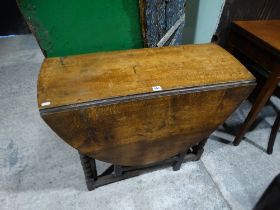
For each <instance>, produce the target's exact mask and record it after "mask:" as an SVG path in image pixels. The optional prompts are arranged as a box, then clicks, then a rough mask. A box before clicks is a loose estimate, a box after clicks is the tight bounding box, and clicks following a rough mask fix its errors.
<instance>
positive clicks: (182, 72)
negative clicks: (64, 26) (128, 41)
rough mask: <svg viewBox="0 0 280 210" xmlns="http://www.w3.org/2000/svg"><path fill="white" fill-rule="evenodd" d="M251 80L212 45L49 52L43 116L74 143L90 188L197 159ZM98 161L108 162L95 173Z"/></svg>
mask: <svg viewBox="0 0 280 210" xmlns="http://www.w3.org/2000/svg"><path fill="white" fill-rule="evenodd" d="M254 87H255V78H254V77H253V75H252V74H251V73H250V72H249V71H248V70H247V69H246V68H245V67H244V66H243V65H241V63H239V61H238V60H237V59H235V58H234V57H233V56H232V55H231V54H230V53H228V52H227V51H226V50H224V49H223V48H221V47H219V46H218V45H215V44H204V45H189V46H188V45H186V46H176V47H162V48H148V49H138V50H126V51H115V52H107V53H93V54H85V55H77V56H68V57H55V58H46V59H45V60H44V62H43V64H42V67H41V72H40V75H39V80H38V106H39V110H40V114H41V117H42V118H43V119H44V121H45V122H46V123H47V124H48V125H49V126H50V127H51V128H52V130H53V131H55V132H56V134H58V136H60V137H61V139H63V140H64V141H65V142H66V143H68V144H70V145H71V146H72V147H74V148H75V149H77V150H78V151H79V153H80V159H81V162H82V166H83V169H84V173H85V177H86V183H87V187H88V189H89V190H92V189H94V188H96V187H99V186H102V185H105V184H109V183H112V182H116V181H119V180H122V179H126V178H129V177H132V176H136V175H138V174H140V173H143V172H145V171H147V170H151V169H155V168H158V167H163V166H166V165H172V166H173V169H174V170H179V169H180V166H181V164H182V163H183V162H185V161H187V160H198V159H199V158H200V156H201V154H202V152H203V146H204V144H205V142H206V139H207V138H208V136H209V135H210V134H211V133H212V132H213V131H214V130H216V129H217V128H218V126H219V125H221V124H222V123H223V122H224V121H225V120H226V119H227V117H228V116H229V115H230V114H231V113H232V112H233V111H234V110H235V109H236V108H237V107H238V106H239V105H240V103H241V102H242V101H243V100H244V99H246V98H247V96H248V95H249V94H250V93H251V91H252V90H253V88H254ZM95 160H101V161H104V162H108V163H111V164H112V165H111V166H110V167H109V168H108V169H106V170H105V171H104V172H102V173H101V174H100V173H99V175H98V173H97V168H96V162H95Z"/></svg>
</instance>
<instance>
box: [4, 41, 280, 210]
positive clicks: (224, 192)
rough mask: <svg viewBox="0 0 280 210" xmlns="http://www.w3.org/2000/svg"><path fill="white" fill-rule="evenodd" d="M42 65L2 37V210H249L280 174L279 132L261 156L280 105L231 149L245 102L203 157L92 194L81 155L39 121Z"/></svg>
mask: <svg viewBox="0 0 280 210" xmlns="http://www.w3.org/2000/svg"><path fill="white" fill-rule="evenodd" d="M42 60H43V55H42V53H41V51H40V49H39V48H38V45H37V44H36V42H35V40H34V38H33V37H32V36H31V35H25V36H16V37H9V38H1V39H0V209H9V210H10V209H28V210H31V209H36V210H37V209H40V210H42V209H67V210H69V209H143V210H148V209H207V210H209V209H252V207H253V206H254V205H255V203H256V202H257V200H258V199H259V197H260V196H261V194H262V193H263V191H264V190H265V188H266V187H267V185H268V184H269V183H270V182H271V180H272V179H273V178H274V177H275V176H276V175H277V174H278V173H280V164H279V163H280V139H279V137H280V135H279V137H278V138H277V140H276V144H275V147H274V153H273V154H272V155H267V154H266V153H265V152H264V149H265V148H266V144H267V139H268V136H269V133H270V129H271V125H272V123H273V120H274V116H275V107H274V108H273V106H266V107H265V108H264V110H263V111H262V114H261V116H260V117H259V119H258V123H256V124H255V125H254V129H253V130H251V131H250V132H248V133H247V135H246V140H245V141H243V142H242V143H241V144H240V146H239V147H234V146H232V145H231V144H230V141H231V140H232V138H233V136H232V135H231V134H234V133H235V132H236V130H237V129H238V127H239V126H240V124H241V123H242V121H243V120H244V117H245V116H246V114H247V113H248V110H249V109H250V103H249V102H244V103H243V104H242V105H241V107H240V108H239V109H238V110H237V111H236V112H235V113H234V114H233V115H232V116H231V117H230V118H229V119H228V120H227V123H226V124H225V125H224V126H223V127H221V128H220V130H219V131H216V132H215V133H214V134H213V135H211V137H210V139H209V141H208V142H207V145H206V148H205V153H204V154H203V157H202V160H200V161H197V162H191V163H186V164H184V165H183V166H182V168H181V170H179V171H177V172H174V171H172V169H171V168H166V169H163V170H159V171H156V172H152V173H148V174H145V175H142V176H139V177H136V178H131V179H128V180H125V181H121V182H119V183H114V184H111V185H107V186H104V187H101V188H98V189H96V190H94V191H92V192H88V191H87V190H86V187H85V183H84V177H83V172H82V168H81V165H80V162H79V157H78V154H77V152H76V151H75V150H74V149H72V148H71V147H70V146H68V145H66V144H65V143H64V142H63V141H61V139H59V137H57V136H56V135H55V133H54V132H52V130H51V129H50V128H48V126H47V125H46V124H45V123H44V122H43V121H42V119H41V118H40V116H39V113H38V110H37V104H36V82H37V76H38V73H39V70H40V65H41V63H42ZM271 104H272V105H274V106H276V108H277V106H278V104H279V101H278V99H275V98H273V100H272V103H271ZM225 134H227V135H225ZM104 167H105V165H104V163H101V162H98V168H99V169H102V168H104Z"/></svg>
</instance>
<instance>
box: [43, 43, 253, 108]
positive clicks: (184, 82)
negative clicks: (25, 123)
mask: <svg viewBox="0 0 280 210" xmlns="http://www.w3.org/2000/svg"><path fill="white" fill-rule="evenodd" d="M244 80H249V81H250V80H254V77H253V76H252V75H251V74H250V73H249V72H248V71H247V69H246V68H245V67H244V66H242V65H241V64H240V63H239V62H238V61H237V60H236V59H235V58H234V57H233V56H232V55H230V54H229V53H227V52H226V51H225V50H224V49H222V48H221V47H219V46H217V45H214V44H205V45H185V46H176V47H163V48H153V49H139V50H127V51H117V52H110V53H96V54H87V55H78V56H69V57H58V58H47V59H45V61H44V63H43V64H42V69H41V73H40V75H39V80H38V106H39V108H40V109H45V108H51V107H58V106H63V105H71V104H77V103H82V102H87V101H96V100H101V99H108V98H113V97H120V96H128V95H137V94H143V93H151V92H153V89H152V87H154V86H161V88H162V90H163V91H168V90H174V89H180V88H187V87H194V86H207V85H213V84H222V83H228V82H238V81H244ZM45 102H49V103H47V104H48V105H46V106H42V103H45Z"/></svg>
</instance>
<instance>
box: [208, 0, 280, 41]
mask: <svg viewBox="0 0 280 210" xmlns="http://www.w3.org/2000/svg"><path fill="white" fill-rule="evenodd" d="M279 11H280V1H279V0H246V1H244V0H225V5H224V8H223V11H222V14H221V18H220V22H219V24H218V27H217V30H216V33H215V35H214V36H213V39H212V40H213V41H217V42H218V43H219V44H220V45H222V46H225V44H226V43H227V41H228V36H229V34H230V25H231V23H232V22H233V21H236V20H272V19H280V12H279Z"/></svg>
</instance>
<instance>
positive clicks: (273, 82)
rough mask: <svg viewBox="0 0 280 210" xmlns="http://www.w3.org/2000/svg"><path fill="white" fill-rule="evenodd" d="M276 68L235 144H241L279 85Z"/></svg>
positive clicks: (237, 136)
mask: <svg viewBox="0 0 280 210" xmlns="http://www.w3.org/2000/svg"><path fill="white" fill-rule="evenodd" d="M277 67H278V68H279V69H280V67H279V66H278V65H277ZM278 74H279V73H278V72H277V70H276V68H275V69H274V71H273V73H271V74H270V76H269V77H268V79H267V81H266V82H265V84H264V87H263V88H262V90H261V92H260V94H259V96H258V97H257V100H256V102H255V103H254V105H253V107H252V109H251V110H250V112H249V114H248V116H247V118H246V120H245V122H244V124H243V125H242V127H241V129H240V131H239V132H238V134H237V135H236V137H235V139H234V142H233V144H234V145H235V146H237V145H239V143H240V142H241V140H242V138H243V136H244V135H245V133H246V131H247V130H248V129H249V128H250V126H251V125H252V124H253V122H254V121H255V119H256V118H257V115H258V113H259V112H260V111H261V109H262V107H263V106H264V105H265V103H266V102H267V101H268V99H269V98H270V96H271V95H272V93H273V91H274V90H275V88H276V87H277V84H278V81H279V78H278V77H279V76H278Z"/></svg>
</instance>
